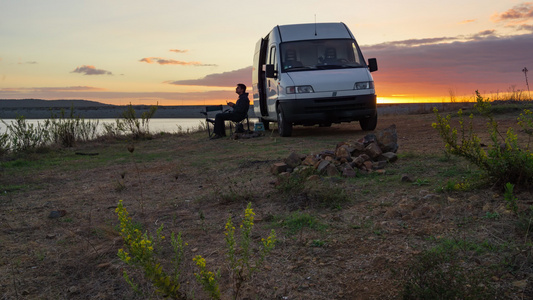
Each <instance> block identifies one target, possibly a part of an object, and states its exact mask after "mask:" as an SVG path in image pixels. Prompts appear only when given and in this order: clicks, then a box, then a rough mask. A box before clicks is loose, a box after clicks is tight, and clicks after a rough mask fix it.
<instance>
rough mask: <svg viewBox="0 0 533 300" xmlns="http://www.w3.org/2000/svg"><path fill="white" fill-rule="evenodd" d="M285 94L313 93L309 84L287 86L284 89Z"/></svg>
mask: <svg viewBox="0 0 533 300" xmlns="http://www.w3.org/2000/svg"><path fill="white" fill-rule="evenodd" d="M285 90H286V91H287V94H305V93H314V92H315V91H314V90H313V87H312V86H310V85H299V86H288V87H287V88H286V89H285Z"/></svg>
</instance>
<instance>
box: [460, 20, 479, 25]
mask: <svg viewBox="0 0 533 300" xmlns="http://www.w3.org/2000/svg"><path fill="white" fill-rule="evenodd" d="M475 21H477V20H476V19H471V20H464V21H462V22H459V24H468V23H473V22H475Z"/></svg>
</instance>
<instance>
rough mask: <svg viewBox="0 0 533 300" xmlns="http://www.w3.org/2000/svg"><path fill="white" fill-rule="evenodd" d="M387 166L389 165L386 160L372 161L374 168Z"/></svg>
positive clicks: (378, 168)
mask: <svg viewBox="0 0 533 300" xmlns="http://www.w3.org/2000/svg"><path fill="white" fill-rule="evenodd" d="M385 166H387V161H386V160H380V161H375V162H373V163H372V169H374V170H381V169H385Z"/></svg>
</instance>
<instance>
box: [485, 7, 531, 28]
mask: <svg viewBox="0 0 533 300" xmlns="http://www.w3.org/2000/svg"><path fill="white" fill-rule="evenodd" d="M492 19H493V21H494V22H509V26H513V25H517V24H523V23H525V22H528V21H530V20H533V2H524V3H521V4H518V5H515V6H514V7H513V8H511V9H509V10H507V11H505V12H503V13H501V14H495V15H493V16H492Z"/></svg>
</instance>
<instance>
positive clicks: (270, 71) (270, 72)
mask: <svg viewBox="0 0 533 300" xmlns="http://www.w3.org/2000/svg"><path fill="white" fill-rule="evenodd" d="M264 71H265V76H266V77H267V78H276V71H275V70H274V65H264Z"/></svg>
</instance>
